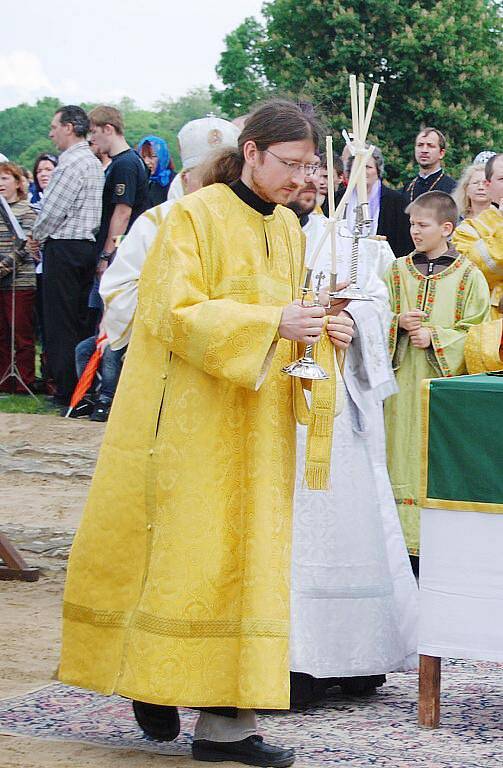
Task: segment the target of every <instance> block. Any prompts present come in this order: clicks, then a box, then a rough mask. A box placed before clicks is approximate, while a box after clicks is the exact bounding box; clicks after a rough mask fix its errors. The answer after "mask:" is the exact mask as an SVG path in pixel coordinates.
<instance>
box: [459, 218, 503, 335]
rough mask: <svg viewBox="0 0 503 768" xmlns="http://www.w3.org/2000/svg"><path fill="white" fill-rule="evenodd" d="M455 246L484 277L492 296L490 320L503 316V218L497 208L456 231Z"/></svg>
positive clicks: (468, 220) (460, 226)
mask: <svg viewBox="0 0 503 768" xmlns="http://www.w3.org/2000/svg"><path fill="white" fill-rule="evenodd" d="M452 241H453V243H454V246H455V247H456V249H457V250H458V251H459V253H462V254H463V255H464V256H466V257H467V258H469V259H470V261H472V262H473V263H474V264H475V265H476V266H477V267H478V268H479V269H480V270H481V271H482V272H483V273H484V277H485V278H486V280H487V284H488V285H489V290H490V292H491V317H492V318H493V320H497V319H499V318H500V317H501V316H502V310H501V307H502V306H503V214H502V213H501V212H500V211H499V210H498V209H497V208H495V207H494V206H491V207H490V208H488V209H487V210H486V211H483V212H482V213H481V214H479V215H478V216H477V217H476V218H474V219H465V221H462V222H461V224H459V226H458V227H456V229H455V230H454V234H453V236H452Z"/></svg>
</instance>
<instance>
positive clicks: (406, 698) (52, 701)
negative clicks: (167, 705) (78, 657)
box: [0, 661, 503, 768]
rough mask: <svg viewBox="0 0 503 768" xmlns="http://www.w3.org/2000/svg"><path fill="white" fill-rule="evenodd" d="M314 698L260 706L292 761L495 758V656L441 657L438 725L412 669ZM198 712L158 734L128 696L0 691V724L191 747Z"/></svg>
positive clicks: (103, 741) (8, 728) (469, 761)
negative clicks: (144, 728)
mask: <svg viewBox="0 0 503 768" xmlns="http://www.w3.org/2000/svg"><path fill="white" fill-rule="evenodd" d="M331 693H332V695H331V697H330V698H329V699H328V700H327V701H325V702H324V703H323V705H320V706H316V707H313V708H311V709H308V710H306V711H304V712H302V713H284V714H275V715H262V716H260V717H259V726H260V731H261V732H262V733H263V734H264V736H265V737H266V739H270V741H271V742H272V743H277V744H286V745H288V746H294V747H295V748H296V751H297V761H296V765H297V766H306V768H307V766H309V768H313V767H314V766H328V765H330V766H347V768H367V766H374V768H375V766H378V768H415V767H416V766H417V768H501V766H503V707H502V702H503V698H502V693H503V664H493V663H489V662H471V661H446V662H445V663H444V664H443V668H442V697H441V726H440V728H439V729H438V730H434V731H431V730H424V729H421V728H419V727H418V726H417V674H416V673H407V674H393V675H389V676H388V682H387V684H386V685H385V686H384V687H383V688H380V689H379V690H378V692H377V693H376V694H375V695H371V696H368V697H366V698H363V699H357V698H354V697H348V696H346V697H344V696H343V695H342V694H341V693H340V691H339V689H337V688H334V689H333V690H332V692H331ZM196 716H197V713H195V712H193V711H191V710H187V709H184V710H181V721H182V731H181V733H180V736H179V737H178V738H177V739H176V741H175V742H172V743H169V744H159V743H157V742H155V741H151V740H149V739H148V738H146V737H145V736H143V734H142V732H141V731H140V730H139V729H138V727H137V726H136V724H135V721H134V719H133V716H132V712H131V705H130V702H129V701H127V700H126V699H122V698H120V697H118V696H112V697H105V696H100V695H98V694H95V693H91V692H89V691H83V690H80V689H77V688H72V687H69V686H65V685H60V684H58V683H56V684H53V685H49V686H47V687H46V688H42V689H40V690H39V691H36V692H35V693H31V694H29V695H25V696H22V697H21V696H20V697H18V698H13V699H8V700H3V701H0V733H1V734H3V735H13V736H15V735H18V736H29V737H38V738H41V739H50V740H61V739H63V740H67V741H78V742H85V743H86V744H97V745H100V746H105V747H109V748H111V749H135V750H143V751H145V752H155V753H159V754H163V755H170V756H173V757H175V756H176V757H182V756H185V757H188V756H189V755H190V742H191V734H192V730H193V726H194V722H195V719H196Z"/></svg>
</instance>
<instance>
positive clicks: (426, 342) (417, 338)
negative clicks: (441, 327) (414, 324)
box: [409, 326, 431, 349]
mask: <svg viewBox="0 0 503 768" xmlns="http://www.w3.org/2000/svg"><path fill="white" fill-rule="evenodd" d="M409 338H410V343H411V344H412V346H413V347H417V348H418V349H427V348H428V347H429V346H430V344H431V331H430V329H429V328H425V327H424V326H423V327H422V328H418V329H417V330H416V331H411V333H410V334H409Z"/></svg>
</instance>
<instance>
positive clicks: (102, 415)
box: [90, 400, 112, 421]
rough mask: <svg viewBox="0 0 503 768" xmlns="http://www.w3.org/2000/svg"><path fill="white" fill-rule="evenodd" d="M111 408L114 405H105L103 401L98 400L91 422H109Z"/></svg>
mask: <svg viewBox="0 0 503 768" xmlns="http://www.w3.org/2000/svg"><path fill="white" fill-rule="evenodd" d="M111 407H112V403H103V402H102V401H101V400H98V402H97V403H96V405H95V406H94V410H93V412H92V414H91V417H90V418H91V421H107V420H108V414H109V413H110V408H111Z"/></svg>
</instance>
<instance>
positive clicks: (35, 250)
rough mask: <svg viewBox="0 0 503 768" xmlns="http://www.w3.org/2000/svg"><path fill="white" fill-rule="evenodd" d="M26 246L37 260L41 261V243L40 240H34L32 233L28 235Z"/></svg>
mask: <svg viewBox="0 0 503 768" xmlns="http://www.w3.org/2000/svg"><path fill="white" fill-rule="evenodd" d="M26 248H27V250H28V252H29V254H30V256H31V257H32V258H33V259H35V261H40V256H39V250H40V243H39V242H38V240H34V239H33V238H32V236H31V235H29V236H28V240H27V241H26Z"/></svg>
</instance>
